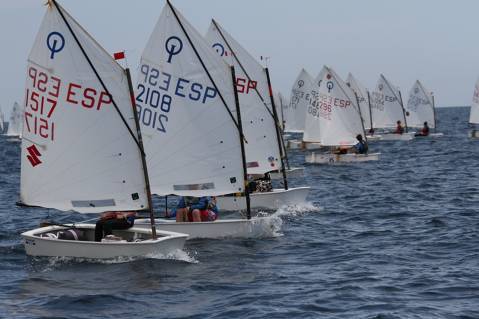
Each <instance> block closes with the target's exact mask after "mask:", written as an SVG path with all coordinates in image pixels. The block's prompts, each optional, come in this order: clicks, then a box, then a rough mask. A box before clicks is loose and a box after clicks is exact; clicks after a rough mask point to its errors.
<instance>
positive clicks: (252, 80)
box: [206, 20, 309, 210]
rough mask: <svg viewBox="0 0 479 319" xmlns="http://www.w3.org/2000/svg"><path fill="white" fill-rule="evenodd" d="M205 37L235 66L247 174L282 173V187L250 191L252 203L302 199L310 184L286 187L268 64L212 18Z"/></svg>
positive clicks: (224, 204) (234, 205) (272, 205)
mask: <svg viewBox="0 0 479 319" xmlns="http://www.w3.org/2000/svg"><path fill="white" fill-rule="evenodd" d="M206 39H207V40H208V42H209V43H210V44H211V46H212V48H213V49H215V51H216V52H217V53H218V54H219V55H220V56H222V57H223V59H224V60H225V62H227V63H229V64H231V65H233V66H234V67H235V70H237V71H236V72H237V73H236V86H237V90H238V93H239V94H238V96H239V103H240V105H241V117H242V118H243V123H244V125H243V129H244V132H245V136H246V140H247V141H248V143H247V144H246V145H245V150H246V160H247V162H248V174H249V175H251V176H255V175H256V176H260V177H261V176H263V175H264V174H266V173H268V172H271V171H280V172H281V173H282V175H283V180H282V182H283V187H284V189H273V190H272V191H270V192H255V193H252V194H251V207H252V208H266V209H277V208H279V207H280V206H283V205H295V204H301V203H304V202H305V200H306V196H307V195H308V192H309V187H294V188H291V187H288V178H287V172H286V171H287V169H286V165H285V162H286V156H287V155H286V151H285V149H284V148H283V141H282V132H281V130H280V128H279V124H278V122H279V121H278V112H277V109H276V105H275V103H274V98H273V91H272V86H271V81H270V76H269V70H268V68H263V67H262V66H261V64H259V63H258V61H257V60H256V59H255V58H254V57H253V56H252V55H251V54H249V52H248V51H246V49H244V48H243V47H242V46H241V45H240V44H239V43H238V42H237V41H236V40H235V39H234V38H233V37H232V36H231V35H230V34H229V33H228V32H226V30H224V28H222V27H221V26H220V25H219V24H218V23H217V22H216V21H215V20H213V21H212V22H211V25H210V28H209V30H208V33H207V35H206ZM221 48H224V50H222V49H221ZM228 53H229V54H228ZM299 169H300V168H299ZM218 205H219V207H221V209H223V210H244V209H245V208H246V203H245V198H244V197H243V196H224V197H219V198H218Z"/></svg>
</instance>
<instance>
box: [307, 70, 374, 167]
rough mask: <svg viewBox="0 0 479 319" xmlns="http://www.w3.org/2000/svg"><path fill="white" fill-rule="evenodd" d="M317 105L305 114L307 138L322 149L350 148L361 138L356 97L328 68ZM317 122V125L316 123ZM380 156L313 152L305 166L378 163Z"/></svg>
mask: <svg viewBox="0 0 479 319" xmlns="http://www.w3.org/2000/svg"><path fill="white" fill-rule="evenodd" d="M321 74H323V78H322V79H321V82H320V84H319V91H318V103H317V105H316V106H314V107H311V108H310V109H309V110H308V120H307V121H306V130H305V132H306V131H307V132H308V135H307V138H308V140H309V141H313V142H318V143H319V144H321V146H323V147H351V146H353V145H355V144H357V142H358V141H357V139H356V136H357V135H359V134H360V135H362V137H363V138H364V136H365V134H364V126H363V122H362V119H361V113H360V110H359V105H358V103H357V97H356V95H355V93H354V92H353V91H352V90H351V89H350V88H349V87H348V86H347V85H346V83H345V82H344V81H343V80H342V79H341V78H340V77H339V76H338V75H337V74H336V73H335V72H334V71H333V70H332V69H331V68H329V67H327V66H324V68H323V70H322V72H321ZM315 121H316V122H315ZM378 157H379V154H378V153H372V154H354V153H347V154H334V153H317V152H312V153H311V154H309V155H306V162H307V163H319V164H327V163H336V162H364V161H371V160H378Z"/></svg>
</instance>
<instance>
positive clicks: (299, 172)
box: [269, 92, 304, 180]
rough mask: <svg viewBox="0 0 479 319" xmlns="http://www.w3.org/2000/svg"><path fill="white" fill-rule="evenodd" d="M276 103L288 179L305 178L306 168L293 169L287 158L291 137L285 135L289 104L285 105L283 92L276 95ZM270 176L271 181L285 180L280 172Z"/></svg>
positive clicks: (273, 172) (272, 173)
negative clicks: (288, 139) (286, 110)
mask: <svg viewBox="0 0 479 319" xmlns="http://www.w3.org/2000/svg"><path fill="white" fill-rule="evenodd" d="M274 101H275V102H274V104H275V105H276V106H277V110H278V112H277V113H278V122H279V129H280V132H281V133H282V139H281V144H282V145H281V146H282V148H283V152H284V155H285V164H286V175H287V177H288V178H289V177H295V178H297V177H303V173H304V167H291V166H290V165H289V159H288V157H287V151H286V149H287V145H288V144H287V143H288V141H287V140H285V139H286V137H289V136H290V135H289V134H285V133H284V124H285V121H284V109H285V108H286V106H287V104H286V103H285V99H284V96H283V95H282V94H281V92H278V93H275V94H274ZM269 176H270V178H271V179H275V180H276V179H282V178H283V174H282V173H281V171H279V170H277V171H272V172H270V173H269Z"/></svg>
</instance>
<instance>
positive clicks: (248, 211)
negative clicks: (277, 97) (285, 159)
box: [231, 66, 251, 219]
mask: <svg viewBox="0 0 479 319" xmlns="http://www.w3.org/2000/svg"><path fill="white" fill-rule="evenodd" d="M231 76H232V79H233V91H234V95H235V105H236V116H237V121H238V127H239V138H240V145H241V159H242V161H243V180H244V183H243V185H244V186H243V187H244V194H245V198H246V218H247V219H251V201H250V197H249V188H248V169H247V164H246V152H245V148H244V138H243V125H242V123H241V110H240V104H239V98H238V89H237V88H236V75H235V67H234V66H231Z"/></svg>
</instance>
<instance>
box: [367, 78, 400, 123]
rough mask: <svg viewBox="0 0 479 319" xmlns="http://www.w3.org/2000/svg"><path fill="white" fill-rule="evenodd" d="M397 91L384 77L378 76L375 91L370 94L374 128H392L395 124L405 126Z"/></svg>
mask: <svg viewBox="0 0 479 319" xmlns="http://www.w3.org/2000/svg"><path fill="white" fill-rule="evenodd" d="M401 102H402V101H401V97H400V94H399V90H398V89H397V88H396V87H394V86H393V85H392V84H391V83H390V82H389V81H388V80H386V78H385V77H384V75H382V74H381V75H380V76H379V80H378V83H377V86H376V90H375V91H374V92H372V94H371V112H372V118H373V127H374V128H393V127H396V122H397V121H401V123H402V125H405V124H406V123H405V118H404V111H403V106H402V104H401Z"/></svg>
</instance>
